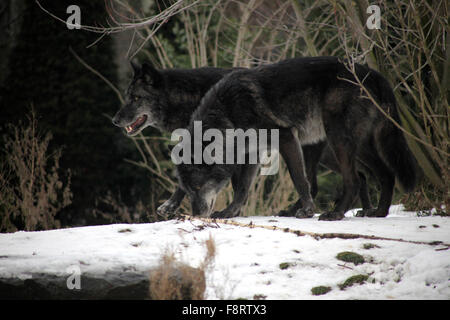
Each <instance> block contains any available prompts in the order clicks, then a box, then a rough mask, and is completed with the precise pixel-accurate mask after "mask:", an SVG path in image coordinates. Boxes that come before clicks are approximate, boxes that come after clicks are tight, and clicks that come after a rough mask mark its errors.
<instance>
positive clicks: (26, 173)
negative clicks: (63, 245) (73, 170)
mask: <svg viewBox="0 0 450 320" xmlns="http://www.w3.org/2000/svg"><path fill="white" fill-rule="evenodd" d="M28 122H29V124H28V125H27V126H23V125H22V124H20V125H19V126H17V127H16V126H12V125H10V126H9V128H10V129H11V130H10V133H11V134H10V135H6V136H5V137H4V140H5V141H4V146H5V148H4V150H2V151H3V155H2V158H4V159H5V160H6V161H5V162H4V164H3V165H2V167H1V168H0V213H1V215H2V219H1V221H0V223H1V224H0V230H1V231H2V232H5V231H7V232H10V231H15V230H17V229H20V230H21V229H25V230H46V229H52V228H58V227H59V221H58V220H56V219H55V216H56V214H57V213H58V212H59V211H60V210H61V209H62V208H64V207H66V206H68V205H69V204H70V203H71V199H72V193H71V191H70V171H69V172H68V177H67V182H66V184H65V185H64V184H63V182H62V181H61V180H60V177H59V173H58V171H59V158H60V157H61V150H60V149H58V150H56V151H55V152H53V153H49V151H48V144H49V142H50V140H51V138H52V135H51V133H50V132H48V133H47V134H45V135H43V134H41V133H39V132H38V128H37V120H36V118H35V114H34V112H33V111H32V113H31V116H28Z"/></svg>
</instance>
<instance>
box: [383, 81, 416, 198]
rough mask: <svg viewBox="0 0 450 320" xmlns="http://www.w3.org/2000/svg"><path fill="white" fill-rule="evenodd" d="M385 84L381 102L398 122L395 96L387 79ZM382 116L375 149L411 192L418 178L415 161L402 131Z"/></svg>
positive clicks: (405, 188)
mask: <svg viewBox="0 0 450 320" xmlns="http://www.w3.org/2000/svg"><path fill="white" fill-rule="evenodd" d="M385 85H387V86H388V87H389V88H384V89H385V90H386V89H388V90H386V91H384V92H385V96H384V99H383V100H384V101H383V102H382V103H383V104H384V105H385V106H386V105H387V106H389V107H388V108H384V110H387V111H388V112H389V114H390V115H391V117H392V118H393V119H394V120H395V121H396V122H397V123H398V124H400V117H399V115H398V111H397V104H396V101H395V96H394V94H393V92H392V89H391V88H390V86H389V84H387V81H386V84H385ZM382 117H383V118H384V119H383V120H382V121H380V126H379V127H378V130H376V133H375V146H376V149H377V151H378V153H379V154H380V156H381V158H382V159H383V162H385V164H386V165H387V166H388V167H389V168H390V169H391V170H392V171H393V173H394V174H395V176H396V177H397V178H398V180H399V182H400V184H401V186H402V187H403V189H404V190H405V191H406V192H411V191H412V190H413V189H414V187H415V185H416V183H417V179H418V176H417V174H418V172H417V170H418V165H417V161H416V159H415V158H414V155H413V154H412V152H411V150H410V149H409V147H408V144H407V143H406V139H405V137H404V135H403V132H402V131H401V130H400V129H399V128H398V127H397V126H396V125H395V124H394V123H393V122H392V121H391V120H390V119H387V118H385V116H384V115H382Z"/></svg>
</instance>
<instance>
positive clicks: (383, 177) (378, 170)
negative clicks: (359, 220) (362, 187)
mask: <svg viewBox="0 0 450 320" xmlns="http://www.w3.org/2000/svg"><path fill="white" fill-rule="evenodd" d="M375 152H376V151H375ZM375 154H376V153H372V155H371V156H370V157H369V156H367V155H365V156H364V162H365V163H367V164H368V166H369V168H370V169H371V170H372V172H373V173H374V174H375V176H376V177H377V179H378V181H379V183H380V186H381V194H380V200H379V201H378V208H376V209H365V208H363V210H359V211H358V212H357V214H356V216H357V217H386V216H387V215H388V213H389V207H390V205H391V201H392V194H393V192H394V184H395V176H394V175H393V173H392V172H391V170H389V168H388V167H387V166H386V165H385V164H384V163H383V161H382V160H381V158H379V157H378V156H374V155H375Z"/></svg>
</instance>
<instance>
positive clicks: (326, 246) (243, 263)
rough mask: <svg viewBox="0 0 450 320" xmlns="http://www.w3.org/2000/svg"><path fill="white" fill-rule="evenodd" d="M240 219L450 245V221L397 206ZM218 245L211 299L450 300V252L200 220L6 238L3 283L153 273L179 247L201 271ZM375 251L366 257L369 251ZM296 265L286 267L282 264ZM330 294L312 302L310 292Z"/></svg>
mask: <svg viewBox="0 0 450 320" xmlns="http://www.w3.org/2000/svg"><path fill="white" fill-rule="evenodd" d="M234 220H235V221H239V222H242V223H249V222H250V221H252V223H253V224H255V225H270V226H278V227H283V228H284V227H288V228H290V229H296V230H302V231H309V232H319V233H328V232H342V233H358V234H364V235H375V236H379V237H391V238H402V239H405V240H415V241H427V242H428V241H442V242H444V243H447V244H448V243H450V219H449V218H446V217H439V216H431V217H418V216H417V214H416V213H415V212H406V211H403V210H402V207H401V206H392V207H391V211H390V214H389V216H388V217H387V218H384V219H383V218H358V217H354V216H353V211H350V212H348V213H347V214H346V218H345V219H344V220H342V221H335V222H331V221H330V222H328V221H318V220H317V217H315V218H313V219H295V218H290V217H289V218H288V217H245V218H244V217H239V218H235V219H234ZM210 235H211V236H212V237H213V239H214V240H215V243H216V248H217V254H216V259H215V262H214V265H213V266H212V268H211V270H210V272H209V273H208V275H207V292H206V295H207V296H206V297H207V299H236V298H247V299H253V298H255V296H256V297H263V298H264V297H265V298H266V299H450V249H448V250H445V248H446V247H445V246H443V245H435V246H431V245H425V244H414V243H404V242H397V241H386V240H367V239H353V240H345V239H337V238H335V239H321V240H316V239H314V238H313V237H310V236H300V237H299V236H296V235H295V234H292V233H285V232H282V231H277V230H267V229H262V228H247V227H242V226H232V225H228V224H218V225H214V224H205V223H203V222H201V221H192V222H190V221H175V220H174V221H167V222H159V223H152V224H131V225H130V224H116V225H107V226H94V227H81V228H71V229H61V230H52V231H42V232H16V233H13V234H0V278H5V277H6V278H8V277H19V278H22V279H23V278H27V277H30V275H31V274H32V273H42V272H49V273H57V274H66V273H67V272H69V271H67V270H68V267H70V266H74V265H75V266H79V268H80V269H81V272H82V275H81V283H82V277H83V273H84V274H88V273H89V274H103V273H105V272H107V271H124V272H126V271H129V270H132V271H138V272H139V271H146V270H149V269H151V268H152V267H154V266H156V265H157V264H158V263H159V261H160V257H161V255H162V254H163V253H164V252H165V251H166V250H167V249H171V250H173V251H175V252H176V253H177V257H178V258H179V259H180V260H182V261H184V262H186V263H188V264H190V265H191V266H194V267H195V266H197V265H199V263H200V262H201V261H202V260H203V257H204V255H205V252H206V249H205V245H204V241H205V240H206V239H208V238H209V237H210ZM367 243H371V244H374V245H376V246H375V247H374V248H371V249H364V244H367ZM343 251H352V252H356V253H359V254H361V255H362V256H363V257H364V258H365V260H366V262H365V263H363V264H359V265H356V266H355V265H354V264H353V263H348V262H347V263H345V262H343V261H340V260H338V259H336V255H337V254H338V253H340V252H343ZM283 263H288V267H287V268H285V269H281V268H280V264H283ZM358 274H364V275H369V279H368V281H367V282H366V283H364V284H362V285H359V284H356V285H353V286H352V287H349V288H346V289H345V290H340V288H339V286H338V285H339V284H341V283H343V282H344V281H345V280H346V279H347V278H349V277H350V276H353V275H358ZM316 286H329V287H331V289H332V290H331V291H330V292H329V293H327V294H324V295H320V296H314V295H312V294H311V288H313V287H316Z"/></svg>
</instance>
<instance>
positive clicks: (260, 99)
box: [177, 57, 416, 220]
mask: <svg viewBox="0 0 450 320" xmlns="http://www.w3.org/2000/svg"><path fill="white" fill-rule="evenodd" d="M355 68H356V69H355V70H356V75H357V77H358V78H359V79H363V81H364V86H365V88H367V90H368V91H369V92H370V94H371V95H372V96H373V97H374V99H375V100H376V102H377V104H378V105H379V106H380V107H381V108H382V110H383V111H384V112H385V113H387V114H389V115H390V117H392V118H393V119H394V120H395V121H397V122H400V120H399V116H398V113H397V108H396V103H395V98H394V95H393V92H392V89H391V88H390V86H389V84H388V82H387V80H386V79H384V78H383V77H382V76H381V75H380V74H379V73H378V72H376V71H374V70H371V69H369V68H368V67H365V66H362V65H357V64H356V65H355ZM352 81H353V82H354V81H355V79H354V76H353V74H352V73H350V72H349V71H348V69H347V67H346V66H345V65H344V64H343V63H341V62H340V61H339V60H338V59H337V58H335V57H315V58H298V59H290V60H285V61H282V62H279V63H276V64H272V65H266V66H261V67H257V68H253V69H245V70H238V71H234V72H232V73H229V74H227V75H225V76H224V77H223V79H222V80H220V81H219V82H218V83H217V84H215V85H214V86H213V87H212V88H211V89H210V90H209V91H208V93H207V94H206V95H205V96H204V97H203V99H202V102H201V104H200V106H199V107H198V109H197V110H196V111H195V112H194V114H193V116H192V119H191V124H190V127H189V128H190V130H191V132H192V124H193V122H194V121H201V122H202V125H203V126H204V127H205V128H218V129H221V130H223V131H224V130H225V129H227V128H241V129H243V130H247V129H250V128H254V129H261V128H265V129H279V132H280V146H279V151H280V153H281V155H282V156H283V158H284V159H285V161H286V164H287V166H288V169H289V172H290V175H291V178H292V179H293V182H294V185H295V187H296V189H297V191H298V193H299V195H300V199H299V200H298V201H297V203H296V204H295V205H294V206H293V207H292V208H290V209H288V210H287V212H285V214H287V215H293V216H296V217H310V216H312V213H313V208H314V205H313V201H312V197H311V191H310V184H309V182H308V180H307V177H306V170H305V163H304V156H303V151H302V146H305V145H320V143H321V142H322V141H325V140H327V141H328V143H329V145H330V147H331V149H332V150H333V153H334V155H335V157H336V159H337V163H338V165H339V171H340V172H341V173H342V175H343V181H344V190H343V195H342V197H341V198H340V201H339V202H338V203H337V205H336V208H335V210H334V211H333V212H329V213H325V214H322V215H321V219H329V220H334V219H341V218H342V217H343V214H344V213H345V211H346V210H348V209H349V208H350V207H351V205H352V204H353V202H354V200H355V195H356V194H357V192H358V190H359V188H360V178H359V174H358V172H357V169H356V163H357V161H360V162H361V163H363V164H364V165H365V166H367V167H368V168H370V170H371V171H372V172H373V173H374V175H375V176H376V177H377V178H378V180H379V182H380V184H381V187H382V193H381V196H380V201H379V206H378V208H377V209H375V210H366V211H365V212H363V214H364V215H368V216H385V215H386V214H387V209H388V208H389V205H390V203H391V200H392V192H393V186H394V182H395V176H397V178H398V179H399V181H400V183H401V185H402V186H403V187H404V189H405V190H406V191H409V190H412V189H413V187H414V185H415V180H416V173H415V167H416V163H415V159H414V157H413V156H412V154H411V152H410V150H409V149H408V146H407V144H406V141H405V139H404V136H403V134H402V132H401V131H400V130H399V129H398V128H397V127H396V126H395V125H394V124H393V123H392V122H391V121H390V120H389V119H387V117H386V116H385V115H384V114H383V113H382V112H381V111H380V110H379V109H378V108H377V106H376V105H374V104H373V103H372V102H371V101H369V100H368V99H366V98H365V97H363V95H362V94H361V88H360V87H359V86H357V85H355V84H353V83H352ZM313 154H316V155H317V154H318V153H314V152H313ZM319 154H320V153H319ZM255 170H257V168H256V169H255V166H249V165H221V164H220V165H219V164H213V165H205V164H203V165H188V164H181V165H178V166H177V172H178V176H179V181H180V185H181V187H182V188H183V189H184V191H185V192H187V194H188V195H189V197H190V199H191V204H192V208H193V214H194V215H196V214H200V215H204V214H208V213H210V212H211V209H212V205H213V203H214V198H215V196H216V195H217V193H218V192H219V191H220V189H221V188H222V187H223V186H224V185H225V184H226V181H228V179H230V178H232V177H233V176H234V177H242V178H243V179H244V180H243V181H246V182H247V181H250V180H252V178H253V177H254V175H255ZM235 179H236V178H235ZM232 183H233V179H232ZM237 183H238V182H237ZM233 184H234V183H233ZM238 184H239V183H238ZM241 185H242V188H243V189H246V188H247V187H248V186H249V184H248V183H241ZM242 192H243V193H245V191H242ZM241 198H244V199H245V198H246V195H245V194H244V195H243V196H241ZM232 205H235V204H234V203H232ZM227 209H228V208H227ZM227 209H225V210H224V212H221V213H215V214H214V215H213V216H215V217H220V216H227V215H228V214H229V213H230V211H228V210H227ZM232 211H233V212H236V209H233V210H232ZM237 212H238V211H237Z"/></svg>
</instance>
